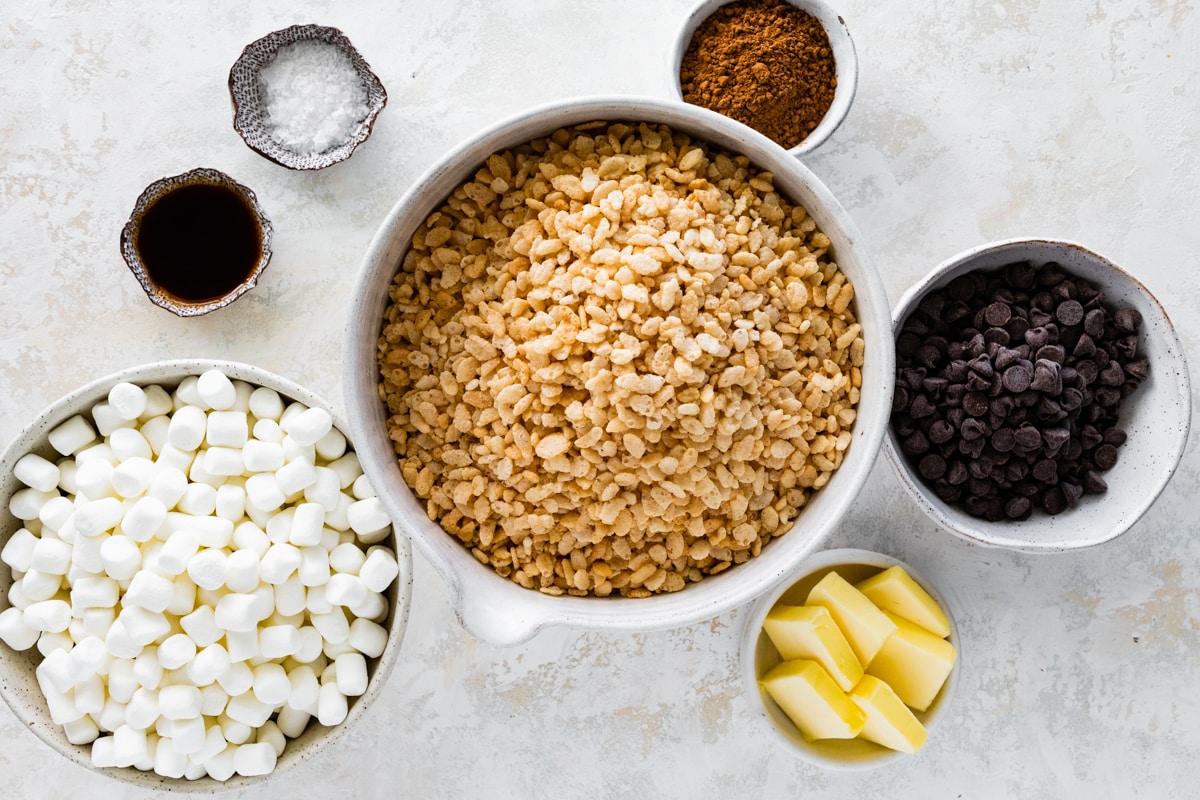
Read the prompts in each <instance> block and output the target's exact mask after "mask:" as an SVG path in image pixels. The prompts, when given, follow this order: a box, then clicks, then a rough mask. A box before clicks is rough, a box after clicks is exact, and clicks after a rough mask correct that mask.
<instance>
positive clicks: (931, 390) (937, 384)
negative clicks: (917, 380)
mask: <svg viewBox="0 0 1200 800" xmlns="http://www.w3.org/2000/svg"><path fill="white" fill-rule="evenodd" d="M921 386H922V387H924V389H925V391H926V393H928V395H929V397H930V398H931V399H934V400H936V399H938V398H940V397H942V396H943V395H944V394H945V393H946V389H948V388H949V387H950V381H948V380H946V379H945V378H938V377H932V378H926V379H925V380H923V381H921Z"/></svg>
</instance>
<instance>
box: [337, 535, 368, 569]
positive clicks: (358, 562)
mask: <svg viewBox="0 0 1200 800" xmlns="http://www.w3.org/2000/svg"><path fill="white" fill-rule="evenodd" d="M366 560H367V555H366V553H364V552H363V551H362V548H361V547H359V546H358V545H356V544H352V543H350V542H346V543H344V544H339V545H338V546H337V547H335V548H333V550H331V551H330V553H329V568H330V569H332V570H333V571H334V572H343V573H346V574H347V575H357V574H358V571H359V569H360V568H361V567H362V565H363V562H364V561H366Z"/></svg>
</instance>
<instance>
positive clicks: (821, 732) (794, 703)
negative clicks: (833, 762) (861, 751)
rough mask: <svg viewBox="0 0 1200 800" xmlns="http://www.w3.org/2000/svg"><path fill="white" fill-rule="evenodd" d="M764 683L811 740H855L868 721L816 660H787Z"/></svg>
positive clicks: (774, 698)
mask: <svg viewBox="0 0 1200 800" xmlns="http://www.w3.org/2000/svg"><path fill="white" fill-rule="evenodd" d="M760 683H761V684H762V687H763V689H765V690H766V692H767V694H769V695H770V696H771V699H772V700H774V701H775V702H776V704H778V705H779V707H780V708H782V709H783V711H784V713H785V714H787V715H788V718H789V719H791V720H792V722H793V723H795V725H796V728H797V729H798V730H799V731H800V735H801V736H803V737H804V738H805V739H807V740H808V741H812V740H814V739H853V738H854V737H855V736H857V735H858V732H859V731H860V730H862V726H863V725H864V724H865V723H866V721H867V715H866V714H864V713H863V712H862V710H861V709H860V708H859V707H858V706H856V705H855V704H854V703H853V702H851V700H850V698H849V697H847V696H846V693H845V692H843V691H842V690H841V689H839V688H838V686H837V684H836V683H834V682H833V678H831V677H829V673H828V672H826V671H825V670H824V668H822V667H821V665H820V664H818V663H817V662H815V661H810V660H808V659H800V660H798V661H784V662H782V663H780V664H778V665H776V666H775V667H774V668H773V669H772V670H771V671H770V672H768V673H767V674H766V675H764V676H763V679H762V681H760Z"/></svg>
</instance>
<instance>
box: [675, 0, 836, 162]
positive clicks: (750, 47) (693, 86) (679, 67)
mask: <svg viewBox="0 0 1200 800" xmlns="http://www.w3.org/2000/svg"><path fill="white" fill-rule="evenodd" d="M671 63H672V65H673V66H674V69H675V75H676V80H675V83H674V85H675V91H676V93H677V97H679V98H680V99H682V100H683V101H684V102H686V103H691V104H692V105H698V106H703V107H704V108H708V109H711V110H713V111H716V112H718V113H720V114H724V115H725V116H727V117H730V118H732V119H735V120H737V121H738V122H741V123H743V124H745V125H749V126H750V127H751V128H754V129H755V130H757V131H758V132H759V133H762V134H764V135H765V136H767V137H768V138H769V139H771V140H772V141H774V142H775V143H776V144H778V145H780V146H782V147H784V148H785V149H787V150H788V151H789V152H790V153H791V154H792V155H794V156H803V155H805V154H807V153H811V152H812V151H814V150H816V149H817V148H818V147H820V146H821V144H823V143H824V142H825V141H826V140H827V139H828V138H829V136H830V135H831V134H832V133H833V132H834V131H835V130H836V129H837V128H838V126H839V125H841V124H842V120H844V119H845V118H846V114H847V112H849V110H850V104H851V103H852V102H853V100H854V92H855V88H856V87H857V85H858V56H857V54H856V53H855V50H854V42H853V40H852V39H851V38H850V31H849V30H848V29H847V27H846V21H845V20H844V19H843V18H842V16H841V15H840V14H838V13H837V12H836V11H835V10H834V9H832V8H831V7H830V6H829V5H827V4H826V3H824V2H822V0H736V1H735V2H729V0H704V2H702V3H700V4H699V5H698V6H696V7H695V8H694V9H693V10H692V12H691V13H690V14H688V16H687V18H686V19H685V20H684V23H683V27H682V28H681V29H680V32H679V37H678V38H677V40H676V43H675V50H674V53H673V57H672V62H671Z"/></svg>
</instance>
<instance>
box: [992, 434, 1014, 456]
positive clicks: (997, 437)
mask: <svg viewBox="0 0 1200 800" xmlns="http://www.w3.org/2000/svg"><path fill="white" fill-rule="evenodd" d="M1016 445H1017V439H1016V435H1015V434H1014V433H1013V429H1012V428H999V429H997V430H996V432H995V433H993V434H992V447H993V448H994V449H995V450H996V451H997V452H1000V453H1007V452H1009V451H1011V450H1012V449H1013V448H1014V447H1016Z"/></svg>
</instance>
